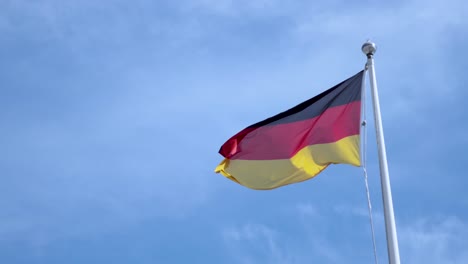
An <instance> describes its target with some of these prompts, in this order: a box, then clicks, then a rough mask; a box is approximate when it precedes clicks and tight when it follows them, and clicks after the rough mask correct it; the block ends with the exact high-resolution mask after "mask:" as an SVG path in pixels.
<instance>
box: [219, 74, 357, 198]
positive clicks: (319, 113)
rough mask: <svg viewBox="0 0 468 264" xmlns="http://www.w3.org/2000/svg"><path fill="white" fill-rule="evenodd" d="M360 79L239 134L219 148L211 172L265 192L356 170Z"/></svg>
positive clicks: (342, 83)
mask: <svg viewBox="0 0 468 264" xmlns="http://www.w3.org/2000/svg"><path fill="white" fill-rule="evenodd" d="M363 76H364V70H363V71H360V72H359V73H357V74H355V75H354V76H352V77H350V78H348V79H346V80H345V81H343V82H341V83H339V84H337V85H335V86H334V87H332V88H330V89H328V90H326V91H324V92H322V93H321V94H319V95H317V96H315V97H313V98H311V99H309V100H307V101H305V102H303V103H301V104H299V105H297V106H295V107H293V108H291V109H289V110H287V111H284V112H282V113H280V114H277V115H275V116H272V117H270V118H267V119H265V120H263V121H260V122H258V123H255V124H253V125H250V126H248V127H247V128H245V129H243V130H241V131H240V132H239V133H237V134H235V135H234V136H232V137H231V138H230V139H229V140H227V141H226V142H225V143H224V144H223V145H222V146H221V148H220V150H219V153H220V154H221V155H222V156H223V157H224V160H223V161H222V162H221V163H220V164H219V165H218V166H217V167H216V169H215V172H216V173H220V174H222V175H224V176H225V177H227V178H228V179H230V180H233V181H234V182H237V183H239V184H241V185H243V186H245V187H248V188H251V189H257V190H268V189H274V188H278V187H281V186H284V185H288V184H292V183H298V182H302V181H305V180H308V179H311V178H313V177H315V176H316V175H317V174H319V173H320V172H321V171H323V170H324V169H325V168H327V167H328V166H329V165H330V164H350V165H354V166H360V165H361V164H360V149H359V146H360V138H359V131H360V117H361V86H362V78H363Z"/></svg>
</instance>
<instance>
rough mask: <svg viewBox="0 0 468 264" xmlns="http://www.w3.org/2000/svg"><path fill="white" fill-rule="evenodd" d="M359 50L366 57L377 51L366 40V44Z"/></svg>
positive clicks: (374, 46) (372, 44)
mask: <svg viewBox="0 0 468 264" xmlns="http://www.w3.org/2000/svg"><path fill="white" fill-rule="evenodd" d="M361 49H362V52H364V54H366V55H367V56H372V55H374V54H375V51H377V46H376V45H375V43H373V42H370V41H369V40H368V41H366V43H364V44H363V45H362V48H361Z"/></svg>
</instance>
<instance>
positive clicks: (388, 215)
mask: <svg viewBox="0 0 468 264" xmlns="http://www.w3.org/2000/svg"><path fill="white" fill-rule="evenodd" d="M376 50H377V48H376V46H375V43H372V42H370V41H367V42H366V43H364V44H363V45H362V52H364V54H366V56H367V64H366V65H367V68H368V70H369V78H370V85H371V93H372V103H373V106H374V119H375V133H376V137H377V147H378V152H379V165H380V184H381V187H382V199H383V207H384V217H385V231H386V235H387V250H388V260H389V263H390V264H400V253H399V250H398V238H397V232H396V225H395V216H394V213H393V201H392V190H391V187H390V178H389V175H388V164H387V154H386V150H385V140H384V134H383V127H382V117H381V115H380V104H379V94H378V91H377V81H376V78H375V69H374V54H375V51H376Z"/></svg>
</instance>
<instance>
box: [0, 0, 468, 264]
mask: <svg viewBox="0 0 468 264" xmlns="http://www.w3.org/2000/svg"><path fill="white" fill-rule="evenodd" d="M466 17H468V5H467V4H466V3H465V1H462V0H445V1H442V0H440V1H438V0H428V1H423V0H409V1H394V2H388V3H383V2H378V1H361V2H349V1H339V0H338V1H294V2H293V3H292V2H291V1H279V0H250V1H247V0H238V1H234V0H218V1H214V0H181V1H164V0H161V1H149V0H135V1H107V0H103V1H78V0H70V1H59V0H44V1H26V0H14V1H9V0H3V1H1V2H0V110H1V111H0V121H1V122H0V131H1V133H0V135H1V137H0V146H1V150H0V262H1V263H188V262H191V263H241V264H242V263H371V262H372V261H373V253H372V243H371V236H370V227H369V224H368V215H367V205H366V203H367V202H366V194H365V188H364V181H363V176H362V171H361V169H359V168H355V167H351V166H346V165H339V166H332V167H330V168H328V169H327V170H326V171H324V172H323V173H322V174H320V175H319V176H318V177H317V178H315V179H313V180H310V181H307V182H303V183H301V184H295V185H291V186H286V187H283V188H279V189H276V190H273V191H253V190H249V189H246V188H244V187H242V186H240V185H237V184H234V183H233V182H231V181H229V180H227V179H225V178H224V177H222V176H220V175H217V174H215V173H214V172H213V170H214V167H215V166H216V165H217V164H218V163H219V162H220V161H221V156H219V154H218V153H217V151H218V149H219V147H220V145H221V144H222V143H224V141H225V140H227V139H228V138H229V137H230V136H232V135H233V134H234V133H236V132H237V131H239V130H240V129H242V128H244V127H245V126H247V125H250V124H252V123H254V122H257V121H260V120H262V119H264V118H266V117H268V116H271V115H274V114H276V113H278V112H280V111H283V110H285V109H287V108H289V107H292V106H294V105H296V104H297V103H299V102H302V101H304V100H306V99H308V98H310V97H312V96H314V95H316V94H318V93H319V92H321V91H323V90H325V89H327V88H329V87H331V86H333V85H335V84H337V83H338V82H340V81H342V80H344V79H345V78H348V77H350V76H351V75H353V74H355V73H356V72H358V71H359V70H361V69H362V68H363V67H364V63H365V56H364V55H363V54H362V52H361V50H360V47H361V45H362V43H364V42H365V41H366V40H367V39H368V38H371V39H372V40H373V41H375V42H376V43H377V45H378V51H377V54H376V72H377V81H378V84H379V89H380V96H381V108H382V116H383V122H384V129H385V137H386V143H387V151H388V160H389V169H390V176H391V183H392V189H393V199H394V206H395V216H396V221H397V230H398V235H399V242H400V253H401V259H402V262H404V263H429V264H430V263H467V262H468V251H467V249H466V244H468V211H467V208H468V195H467V194H466V190H465V188H466V187H465V186H467V183H468V180H467V179H466V177H465V175H466V173H465V169H466V166H465V165H466V163H467V162H468V157H467V156H466V154H465V151H464V149H466V148H467V147H468V140H467V137H466V132H465V131H466V130H467V124H466V120H468V110H466V108H465V103H466V102H464V100H465V98H466V97H467V96H468V91H467V89H466V83H468V77H467V75H466V69H467V68H468V62H467V61H468V55H467V53H466V51H465V50H464V48H465V47H466V46H467V45H468V30H467V29H468V20H467V19H466ZM369 109H370V108H369ZM368 117H369V125H370V126H369V132H368V134H369V140H368V141H369V146H368V157H369V158H368V171H369V184H370V188H371V189H370V191H371V195H372V202H373V209H374V218H375V224H376V238H377V250H378V257H379V260H380V261H381V263H385V262H386V258H387V256H386V244H385V233H384V232H385V231H384V222H383V216H382V202H381V196H380V195H381V194H380V181H379V175H378V161H377V156H376V144H375V136H374V130H373V129H372V126H373V122H372V120H371V119H372V115H371V112H369V114H368Z"/></svg>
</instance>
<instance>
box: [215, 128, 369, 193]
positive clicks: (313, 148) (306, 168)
mask: <svg viewBox="0 0 468 264" xmlns="http://www.w3.org/2000/svg"><path fill="white" fill-rule="evenodd" d="M337 163H342V164H350V165H354V166H360V158H359V135H354V136H349V137H345V138H343V139H341V140H338V141H336V142H333V143H327V144H315V145H310V146H306V147H304V148H302V149H301V150H300V151H299V152H298V153H297V154H296V155H294V156H293V157H292V158H291V159H276V160H229V159H224V160H223V161H222V162H221V163H220V164H219V165H218V166H217V167H216V169H215V172H217V173H221V174H222V175H224V176H225V177H227V178H229V179H231V180H233V181H235V182H237V183H239V184H241V185H244V186H246V187H248V188H251V189H256V190H269V189H274V188H277V187H280V186H284V185H288V184H292V183H297V182H301V181H305V180H308V179H310V178H313V177H314V176H316V175H317V174H319V173H320V172H321V171H322V170H324V169H325V168H326V167H327V166H328V165H330V164H337Z"/></svg>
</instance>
